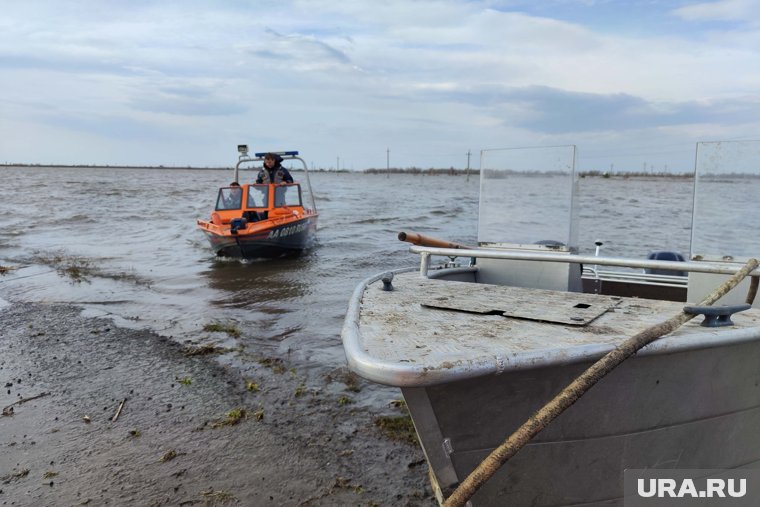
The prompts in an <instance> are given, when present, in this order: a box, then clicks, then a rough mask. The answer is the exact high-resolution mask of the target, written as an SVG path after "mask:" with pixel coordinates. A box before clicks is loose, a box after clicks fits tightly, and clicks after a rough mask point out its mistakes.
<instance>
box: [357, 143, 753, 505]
mask: <svg viewBox="0 0 760 507" xmlns="http://www.w3.org/2000/svg"><path fill="white" fill-rule="evenodd" d="M758 159H760V143H759V142H733V143H700V144H699V145H698V146H697V155H696V164H695V168H696V170H695V175H694V185H695V188H694V192H693V196H694V202H693V217H692V240H691V253H690V255H689V260H688V261H685V262H677V261H664V260H658V259H657V256H653V258H652V259H647V260H644V259H630V258H628V259H626V258H615V257H605V256H582V255H579V254H578V248H577V241H576V238H577V224H576V220H577V216H578V209H577V207H578V204H577V203H578V202H579V199H578V196H577V195H576V192H577V188H578V185H577V175H576V173H575V169H574V167H575V147H554V148H546V149H513V150H486V151H484V152H482V154H481V176H480V177H481V187H480V188H481V196H480V214H479V217H480V219H479V225H478V246H476V247H464V248H458V247H461V246H462V245H451V246H449V247H433V246H413V247H412V248H411V251H412V252H414V253H417V254H419V255H420V269H419V270H418V271H416V270H414V269H413V268H412V269H400V270H396V271H394V272H387V273H380V274H378V275H375V276H373V277H371V278H368V279H367V280H365V281H364V282H362V283H361V284H360V285H359V286H358V287H357V288H356V290H355V291H354V294H353V296H352V298H351V301H350V303H349V309H348V312H347V315H346V320H345V324H344V327H343V332H342V337H343V346H344V349H345V352H346V357H347V360H348V364H349V367H350V368H351V369H352V370H353V371H355V372H356V373H358V374H359V375H361V376H363V377H365V378H367V379H369V380H372V381H375V382H379V383H382V384H386V385H391V386H397V387H399V388H400V389H401V392H402V394H403V396H404V399H405V400H406V403H407V406H408V408H409V412H410V414H411V416H412V420H413V422H414V425H415V429H416V431H417V435H418V438H419V441H420V443H421V445H422V448H423V451H424V452H425V456H426V458H427V462H428V464H429V467H430V468H429V470H430V477H431V482H432V485H433V488H434V490H435V492H436V495H437V497H438V499H439V501H441V502H443V501H444V500H445V499H446V498H449V497H450V495H452V492H454V491H455V490H456V488H457V487H458V486H459V485H460V483H462V482H465V481H466V478H467V477H468V475H469V474H470V473H471V472H472V471H473V470H474V469H475V468H476V466H477V465H478V464H479V463H480V462H481V461H482V460H483V459H484V458H485V457H486V456H488V455H489V453H491V452H492V451H493V450H494V449H495V448H497V447H498V446H499V445H500V444H502V442H503V441H504V439H505V438H506V437H508V436H509V435H510V434H512V433H513V432H514V431H515V430H517V429H518V428H520V427H521V425H522V424H523V423H524V422H525V421H526V420H528V419H529V418H530V417H531V416H532V415H533V414H534V413H536V411H537V410H539V409H540V408H541V407H542V406H544V404H546V403H547V402H549V401H550V400H553V399H555V396H557V395H558V393H560V391H561V390H563V388H565V387H566V386H567V385H568V384H569V383H570V382H571V381H572V380H573V379H575V378H576V377H577V376H578V375H580V374H581V373H582V372H584V371H586V370H587V368H589V367H590V366H591V365H592V364H594V363H595V362H596V361H597V360H598V359H599V358H601V357H602V356H604V355H605V354H607V353H608V352H610V351H612V350H613V349H615V347H617V346H619V345H620V344H621V343H623V341H624V340H627V339H629V338H631V337H634V336H636V335H638V334H639V333H644V332H649V331H650V330H652V329H654V328H655V327H656V326H657V325H658V324H660V323H662V322H664V321H667V320H668V319H670V318H671V317H673V316H674V315H681V314H682V312H683V313H688V314H690V315H691V314H693V313H699V314H703V315H704V317H698V318H696V319H694V320H691V321H690V322H688V323H686V324H685V325H683V326H682V327H680V328H678V329H677V330H675V331H673V332H669V333H668V334H667V335H666V336H664V337H663V338H660V339H659V340H657V341H654V342H653V343H651V344H650V345H648V346H646V347H645V348H643V349H642V350H641V351H640V352H638V353H636V354H635V355H633V356H631V357H630V358H628V359H627V360H626V361H625V362H623V363H622V364H621V365H620V366H619V367H617V368H616V369H614V370H613V371H612V372H611V373H609V374H608V375H607V376H606V377H604V378H602V379H601V380H599V382H598V383H597V384H596V385H594V386H593V388H591V389H590V390H589V391H588V392H587V393H586V394H585V395H583V397H582V398H580V399H579V400H578V401H577V402H576V403H575V404H573V405H571V406H570V407H569V408H567V410H565V411H564V412H563V413H561V414H560V415H559V416H558V417H557V418H556V419H555V420H553V422H551V423H550V424H549V425H548V426H547V427H546V428H545V429H544V430H543V431H542V432H541V433H538V435H536V436H535V437H534V438H533V440H532V441H530V442H529V443H528V444H527V445H526V446H525V447H523V448H522V449H521V450H519V451H518V452H517V454H515V455H514V456H513V457H512V458H511V459H510V460H509V461H507V462H506V464H505V466H503V467H502V468H500V469H499V470H498V471H497V472H496V473H495V474H494V475H493V476H491V477H490V478H489V479H488V480H487V481H486V482H485V483H484V484H482V485H481V486H480V489H478V490H477V492H475V494H474V496H472V497H471V498H470V502H471V505H473V506H482V505H489V506H500V505H516V506H522V505H532V506H546V507H548V506H560V505H578V506H579V505H583V506H597V507H600V506H619V505H622V504H623V500H624V497H625V495H626V490H625V489H624V479H625V478H626V477H627V476H625V474H624V471H626V470H629V472H628V473H635V471H636V470H642V469H660V470H662V469H671V470H672V469H741V468H760V437H758V433H757V428H758V427H760V388H758V386H759V385H760V368H758V365H760V309H758V308H757V307H758V302H757V301H755V300H754V294H753V293H752V292H753V291H752V288H753V287H754V289H756V285H754V284H750V283H749V278H748V279H745V280H744V281H743V282H742V283H741V284H740V285H739V286H737V287H736V288H734V289H733V290H731V291H730V292H728V294H726V295H725V296H723V297H722V299H720V301H719V303H720V304H721V306H701V307H697V308H694V303H696V302H699V301H702V300H703V299H704V298H705V296H706V295H708V294H710V293H711V292H712V291H713V290H714V289H715V288H716V286H718V285H719V284H721V283H722V282H723V281H724V280H725V279H726V278H727V276H728V275H731V274H732V273H735V272H737V271H738V270H739V269H740V268H741V267H742V264H743V263H744V261H747V260H748V259H750V258H753V257H759V256H760V239H758V238H757V234H756V231H755V226H754V223H755V222H756V221H755V220H754V219H753V217H754V210H755V209H756V203H757V202H758V200H759V199H760V170H759V169H758V166H757V160H758ZM528 174H530V175H529V176H528ZM526 181H527V182H528V183H526V184H532V185H534V187H535V188H536V189H538V190H537V191H536V192H532V191H530V192H529V191H527V190H525V189H524V188H521V189H520V193H519V195H518V196H517V197H516V199H522V201H521V202H511V203H510V207H509V208H507V209H505V207H504V202H505V198H504V196H505V195H507V192H508V189H509V188H510V187H511V188H514V187H515V185H516V182H526ZM558 182H564V183H566V184H567V185H566V186H565V187H564V188H562V189H560V188H558V187H557V186H555V184H556V183H558ZM546 188H551V193H550V194H547V195H543V194H542V193H541V189H546ZM542 207H550V208H551V211H550V212H547V213H541V211H540V210H541V208H542ZM524 209H528V210H529V211H530V212H529V213H522V215H521V216H526V217H527V218H526V222H525V223H530V226H529V227H524V226H521V225H520V224H519V223H518V218H517V217H516V215H518V212H521V211H522V210H524ZM513 210H514V211H513ZM558 211H564V213H562V214H561V215H559V213H558ZM558 215H559V216H566V220H565V221H559V222H558V221H556V220H546V219H544V217H556V216H558ZM718 217H725V220H724V221H723V223H721V220H719V218H718ZM547 239H551V240H552V241H546V240H547ZM433 256H440V257H443V258H449V259H451V260H453V259H455V258H457V257H458V258H464V259H470V262H469V263H467V264H465V265H461V266H456V265H452V264H451V263H448V264H446V265H443V266H433V265H432V264H431V258H432V257H433ZM591 266H595V267H593V268H592V267H591ZM605 269H609V270H613V271H614V273H615V276H614V277H613V276H610V277H607V276H605V273H606V272H605ZM642 269H645V270H648V271H649V273H648V274H645V273H641V270H642ZM663 272H664V273H670V274H672V273H676V274H678V275H681V274H685V275H686V277H687V278H688V282H687V283H686V284H684V285H682V284H681V283H680V282H678V283H673V280H668V279H667V278H668V275H667V274H665V275H662V274H661V273H663ZM759 275H760V271H758V270H757V269H756V270H754V271H753V272H751V276H752V277H755V281H756V277H758V276H759ZM671 278H673V279H675V280H679V279H680V278H681V277H680V276H673V277H671ZM674 288H676V289H678V290H676V291H675V292H673V290H672V289H674ZM658 294H659V296H658ZM674 299H675V300H676V301H673V300H674ZM747 300H748V301H749V302H750V303H752V304H753V305H754V307H750V304H744V303H745V301H747ZM687 301H688V303H687ZM726 305H727V306H726ZM732 314H733V315H732ZM630 471H633V472H630ZM650 477H651V476H650ZM658 477H662V476H658ZM628 494H630V492H628ZM456 505H461V504H456Z"/></svg>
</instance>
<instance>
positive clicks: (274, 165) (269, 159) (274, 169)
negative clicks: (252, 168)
mask: <svg viewBox="0 0 760 507" xmlns="http://www.w3.org/2000/svg"><path fill="white" fill-rule="evenodd" d="M281 164H282V157H281V156H279V155H277V154H276V153H267V154H266V155H264V167H262V168H261V171H259V175H258V177H257V178H256V183H264V184H269V183H275V184H278V183H293V176H291V175H290V172H288V170H287V169H285V168H284V167H282V165H281Z"/></svg>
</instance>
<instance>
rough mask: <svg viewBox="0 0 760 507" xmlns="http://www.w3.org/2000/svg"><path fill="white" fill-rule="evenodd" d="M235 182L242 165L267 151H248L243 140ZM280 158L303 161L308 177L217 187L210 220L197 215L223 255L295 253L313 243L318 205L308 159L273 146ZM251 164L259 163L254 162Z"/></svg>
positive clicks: (261, 157) (246, 256) (248, 256)
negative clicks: (301, 179)
mask: <svg viewBox="0 0 760 507" xmlns="http://www.w3.org/2000/svg"><path fill="white" fill-rule="evenodd" d="M238 151H239V152H240V157H239V160H238V163H237V165H236V166H235V177H234V180H233V181H234V182H235V183H237V182H238V181H240V180H239V179H238V175H239V172H240V168H241V167H246V166H250V165H251V164H255V163H257V162H259V163H262V164H263V161H264V156H265V155H266V152H264V153H256V154H255V155H254V156H253V157H251V156H249V155H248V147H247V146H246V145H239V146H238ZM271 153H275V154H276V155H279V156H280V157H281V158H282V160H299V161H300V162H301V163H302V164H303V169H304V172H303V174H304V178H303V179H304V183H305V184H306V188H302V187H301V183H299V182H294V183H278V184H274V183H273V184H256V183H241V184H239V185H237V184H233V185H230V186H227V187H222V188H220V189H219V193H218V194H217V198H216V207H215V208H214V211H213V212H212V213H211V218H210V219H209V220H198V228H199V229H200V230H201V231H203V233H204V234H205V235H206V237H207V238H208V240H209V242H210V243H211V246H212V248H213V249H214V251H215V252H216V254H217V255H218V256H220V257H239V258H243V259H254V258H262V257H263V258H267V257H268V258H272V257H282V256H288V255H296V254H299V253H301V252H302V251H304V250H306V249H308V248H309V247H311V246H312V244H313V243H314V241H315V239H316V231H317V218H318V216H319V214H318V213H317V208H316V205H315V203H314V195H313V193H312V191H311V183H310V182H309V172H308V168H307V166H306V162H304V160H303V159H302V158H300V157H299V156H298V152H297V151H281V152H271ZM252 168H254V169H255V168H256V167H255V165H254V166H253V167H252Z"/></svg>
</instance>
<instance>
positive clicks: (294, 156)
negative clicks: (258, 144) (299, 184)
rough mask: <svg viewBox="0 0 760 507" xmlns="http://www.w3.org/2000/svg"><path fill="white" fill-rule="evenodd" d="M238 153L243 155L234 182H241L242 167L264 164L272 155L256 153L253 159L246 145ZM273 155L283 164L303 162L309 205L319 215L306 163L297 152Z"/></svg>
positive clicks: (240, 157) (277, 152) (239, 148)
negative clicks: (267, 157) (277, 156)
mask: <svg viewBox="0 0 760 507" xmlns="http://www.w3.org/2000/svg"><path fill="white" fill-rule="evenodd" d="M242 148H244V149H242ZM238 151H239V152H240V153H241V154H240V156H239V157H238V162H237V164H235V176H234V178H235V179H234V180H233V181H240V180H239V179H238V178H239V175H240V166H242V165H245V164H249V163H254V162H261V163H262V164H263V162H264V157H265V156H266V155H267V153H270V152H262V153H256V154H255V155H254V156H253V157H251V156H250V155H248V147H247V146H245V145H240V146H238ZM271 153H274V154H276V155H279V156H280V158H281V159H282V161H283V162H284V161H286V160H298V161H300V162H301V165H303V172H304V176H305V178H306V189H307V190H308V191H309V201H310V203H309V204H310V206H311V209H312V210H313V211H314V213H317V203H316V202H315V200H314V193H313V191H312V189H311V179H310V178H309V167H308V166H307V165H306V161H305V160H304V159H302V158H301V157H299V156H298V152H297V151H276V152H271Z"/></svg>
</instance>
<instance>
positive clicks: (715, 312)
mask: <svg viewBox="0 0 760 507" xmlns="http://www.w3.org/2000/svg"><path fill="white" fill-rule="evenodd" d="M750 308H752V305H749V304H746V303H744V304H740V305H729V306H685V307H684V309H683V311H684V312H685V313H688V314H689V315H704V316H705V320H703V321H702V325H703V326H704V327H722V326H733V325H734V323H733V322H732V321H731V315H733V314H734V313H737V312H743V311H744V310H749V309H750Z"/></svg>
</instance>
